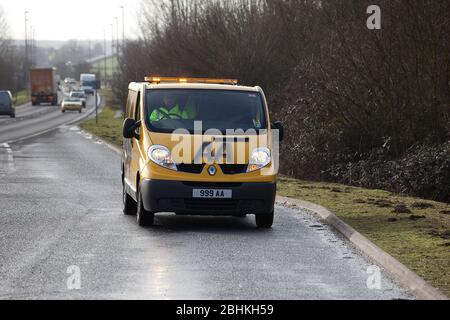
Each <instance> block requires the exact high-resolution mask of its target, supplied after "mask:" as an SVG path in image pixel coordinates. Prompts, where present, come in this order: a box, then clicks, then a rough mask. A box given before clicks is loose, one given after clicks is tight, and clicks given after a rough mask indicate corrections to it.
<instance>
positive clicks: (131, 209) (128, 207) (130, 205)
mask: <svg viewBox="0 0 450 320" xmlns="http://www.w3.org/2000/svg"><path fill="white" fill-rule="evenodd" d="M136 209H137V204H136V201H134V200H133V198H132V197H131V196H130V195H129V194H128V193H127V190H126V188H125V183H124V184H123V213H124V214H125V215H127V216H128V215H129V216H131V215H135V214H136Z"/></svg>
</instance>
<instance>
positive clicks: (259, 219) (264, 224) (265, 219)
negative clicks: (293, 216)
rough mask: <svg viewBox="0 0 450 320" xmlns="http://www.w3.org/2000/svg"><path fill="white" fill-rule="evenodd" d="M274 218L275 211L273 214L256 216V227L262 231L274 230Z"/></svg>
mask: <svg viewBox="0 0 450 320" xmlns="http://www.w3.org/2000/svg"><path fill="white" fill-rule="evenodd" d="M273 216H274V212H273V210H272V212H271V213H264V214H256V215H255V222H256V226H257V227H258V228H261V229H270V228H272V225H273Z"/></svg>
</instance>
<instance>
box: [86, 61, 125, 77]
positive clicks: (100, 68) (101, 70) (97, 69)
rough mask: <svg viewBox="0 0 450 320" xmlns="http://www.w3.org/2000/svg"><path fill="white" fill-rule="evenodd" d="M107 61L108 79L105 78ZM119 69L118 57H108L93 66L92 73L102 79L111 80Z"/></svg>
mask: <svg viewBox="0 0 450 320" xmlns="http://www.w3.org/2000/svg"><path fill="white" fill-rule="evenodd" d="M105 60H106V77H105ZM118 69H119V61H118V60H117V57H116V56H114V57H108V58H106V59H103V60H100V61H97V62H95V63H93V64H92V68H91V72H92V73H95V74H97V75H100V78H101V79H110V78H111V77H112V75H113V74H114V73H117V72H118Z"/></svg>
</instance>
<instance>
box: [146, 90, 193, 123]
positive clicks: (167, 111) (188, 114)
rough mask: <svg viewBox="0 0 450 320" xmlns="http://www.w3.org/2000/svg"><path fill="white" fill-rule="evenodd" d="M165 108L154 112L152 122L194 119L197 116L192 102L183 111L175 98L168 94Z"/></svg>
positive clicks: (164, 100)
mask: <svg viewBox="0 0 450 320" xmlns="http://www.w3.org/2000/svg"><path fill="white" fill-rule="evenodd" d="M163 103H164V106H162V107H160V108H157V109H155V110H153V112H152V113H151V115H150V121H151V122H157V121H160V120H163V119H185V120H187V119H194V118H195V117H196V116H197V110H196V108H195V105H194V104H193V103H192V101H190V102H189V103H187V104H186V106H185V108H184V109H181V108H180V106H179V105H178V103H176V100H175V98H174V97H173V96H171V95H168V94H166V95H165V96H164V98H163Z"/></svg>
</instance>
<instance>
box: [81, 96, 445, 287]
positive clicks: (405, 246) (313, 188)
mask: <svg viewBox="0 0 450 320" xmlns="http://www.w3.org/2000/svg"><path fill="white" fill-rule="evenodd" d="M104 94H105V95H106V101H107V105H108V106H107V107H106V108H105V110H104V111H103V112H102V113H101V114H100V118H99V119H100V122H99V125H98V126H96V125H95V119H94V120H89V121H88V122H86V123H84V124H82V127H83V129H85V130H88V131H90V132H92V133H93V134H95V135H97V136H99V137H101V138H103V139H105V140H107V141H109V142H111V143H113V144H115V145H117V146H119V147H121V146H122V118H115V115H116V112H117V110H118V108H117V107H115V108H114V107H113V106H114V105H115V103H114V100H113V97H112V93H111V91H110V90H109V91H106V92H105V93H104ZM278 195H282V196H286V197H292V198H297V199H301V200H306V201H310V202H314V203H317V204H319V205H322V206H324V207H326V208H328V209H330V210H331V211H333V212H334V213H335V214H336V215H337V216H338V217H340V218H341V219H342V220H344V221H345V222H346V223H348V224H349V225H351V226H352V227H353V228H355V229H356V230H358V231H359V232H361V233H362V234H363V235H365V236H366V237H367V238H368V239H370V240H371V241H372V242H374V243H375V244H376V245H378V246H379V247H380V248H382V249H383V250H385V251H386V252H388V253H389V254H391V255H392V256H394V257H395V258H397V259H398V260H399V261H401V262H402V263H403V264H405V265H406V266H407V267H409V268H410V269H411V270H413V271H415V272H416V273H417V274H419V275H420V276H421V277H423V278H424V279H425V280H427V281H429V282H430V283H431V284H432V285H433V286H435V287H437V288H439V289H440V290H441V291H442V292H443V293H445V294H446V295H448V296H450V205H449V204H445V203H440V202H433V201H428V200H422V199H418V198H413V197H406V196H402V195H398V194H393V193H390V192H387V191H382V190H369V189H363V188H354V187H349V186H345V185H340V184H333V183H324V182H306V181H301V180H297V179H292V178H289V177H284V176H281V177H280V178H279V181H278ZM399 205H404V207H406V209H408V210H410V211H411V212H410V213H395V212H394V209H395V208H396V207H397V206H399Z"/></svg>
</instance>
